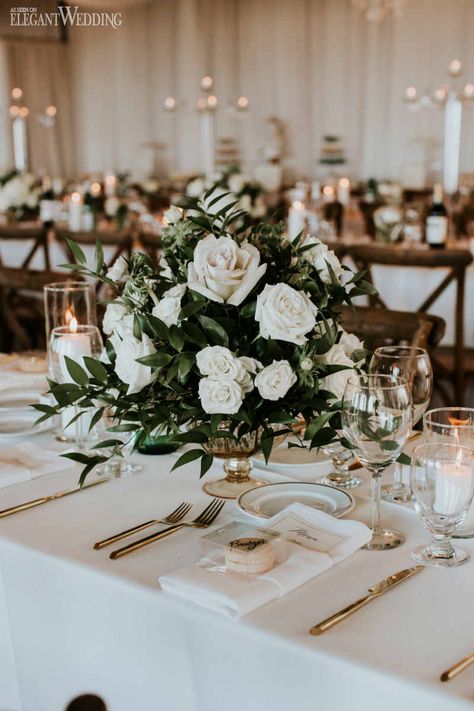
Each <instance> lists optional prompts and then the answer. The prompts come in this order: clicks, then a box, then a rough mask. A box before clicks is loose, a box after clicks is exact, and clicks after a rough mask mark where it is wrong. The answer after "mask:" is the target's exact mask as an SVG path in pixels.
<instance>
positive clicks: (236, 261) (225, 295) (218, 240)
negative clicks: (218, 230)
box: [188, 235, 267, 306]
mask: <svg viewBox="0 0 474 711" xmlns="http://www.w3.org/2000/svg"><path fill="white" fill-rule="evenodd" d="M266 270H267V265H266V264H260V253H259V251H258V249H257V248H256V247H254V246H253V245H251V244H249V243H248V242H243V243H242V244H241V245H240V246H239V245H238V244H237V242H234V240H233V239H232V237H215V236H214V235H207V237H205V238H204V239H202V240H201V241H200V242H199V243H198V245H197V246H196V249H195V250H194V259H193V261H192V262H190V263H189V264H188V286H189V288H190V289H192V290H193V291H197V292H199V293H200V294H203V296H206V297H207V298H208V299H210V300H211V301H217V302H218V303H224V302H226V303H228V304H233V305H234V306H239V304H241V303H242V301H243V300H244V299H245V298H246V297H247V296H248V294H249V293H250V292H251V291H252V289H253V288H254V286H255V285H256V284H257V282H258V281H259V280H260V279H261V277H262V276H263V275H264V274H265V272H266Z"/></svg>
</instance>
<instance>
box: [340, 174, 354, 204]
mask: <svg viewBox="0 0 474 711" xmlns="http://www.w3.org/2000/svg"><path fill="white" fill-rule="evenodd" d="M337 199H338V200H339V202H340V203H342V204H343V205H346V206H347V205H349V203H350V200H351V183H350V180H349V178H341V179H340V180H339V182H338V184H337Z"/></svg>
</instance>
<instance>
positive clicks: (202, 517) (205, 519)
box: [109, 499, 225, 560]
mask: <svg viewBox="0 0 474 711" xmlns="http://www.w3.org/2000/svg"><path fill="white" fill-rule="evenodd" d="M224 504H225V501H222V500H221V499H213V500H212V501H211V503H210V504H209V505H208V506H206V508H205V509H204V510H203V511H201V513H200V514H199V516H196V518H195V519H193V520H192V521H190V522H186V521H185V522H184V523H178V524H176V525H174V526H170V527H169V528H165V529H164V531H159V532H158V533H153V534H152V535H151V536H146V538H140V540H138V541H135V543H130V544H129V545H128V546H124V547H123V548H118V549H117V550H115V551H112V553H111V554H110V556H109V557H110V558H112V560H116V559H117V558H121V557H122V556H124V555H128V554H129V553H133V551H137V550H139V549H140V548H144V547H145V546H148V545H150V543H154V542H155V541H159V540H160V538H165V537H166V536H170V535H171V534H172V533H176V532H177V531H180V530H181V529H182V528H186V527H187V526H191V527H192V528H208V526H210V525H211V524H212V523H214V521H215V520H216V518H217V517H218V515H219V514H220V512H221V511H222V507H223V506H224Z"/></svg>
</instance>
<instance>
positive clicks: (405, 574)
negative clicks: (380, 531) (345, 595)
mask: <svg viewBox="0 0 474 711" xmlns="http://www.w3.org/2000/svg"><path fill="white" fill-rule="evenodd" d="M423 567H424V566H423V565H416V566H415V567H413V568H405V570H400V571H399V572H398V573H394V574H393V575H390V576H389V577H388V578H385V580H382V581H381V582H380V583H377V584H376V585H374V586H372V587H371V588H369V594H368V595H364V597H361V598H359V600H356V601H355V602H353V603H351V604H350V605H348V606H347V607H345V608H344V609H343V610H340V611H339V612H336V613H335V614H334V615H331V617H328V618H327V619H326V620H323V622H320V623H319V624H317V625H314V627H311V629H310V630H309V634H311V635H314V636H315V635H318V634H322V633H323V632H325V631H326V630H328V629H329V628H330V627H332V626H333V625H336V624H337V623H338V622H341V621H342V620H345V618H346V617H349V615H352V613H353V612H355V611H356V610H359V609H360V608H361V607H364V605H367V603H369V602H372V600H375V598H376V597H379V596H380V595H383V593H384V592H387V590H390V588H393V586H394V585H398V583H401V582H402V580H406V578H410V577H411V576H412V575H415V573H419V572H420V570H423Z"/></svg>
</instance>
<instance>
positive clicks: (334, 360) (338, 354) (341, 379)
mask: <svg viewBox="0 0 474 711" xmlns="http://www.w3.org/2000/svg"><path fill="white" fill-rule="evenodd" d="M322 358H323V362H324V364H325V365H344V366H346V368H345V370H339V371H338V372H337V373H332V374H331V375H327V376H326V377H325V378H321V388H322V389H323V390H329V392H330V393H333V395H335V397H336V398H337V399H338V400H340V399H341V398H342V396H343V394H344V390H345V388H346V385H347V381H348V380H349V378H350V377H351V375H353V374H354V370H353V368H354V363H353V362H352V360H351V359H350V358H349V356H347V355H346V353H345V352H344V348H343V347H342V346H341V345H340V344H339V343H336V344H335V345H334V346H333V347H332V348H331V350H329V351H328V352H327V353H325V354H324V356H323V357H322Z"/></svg>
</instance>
